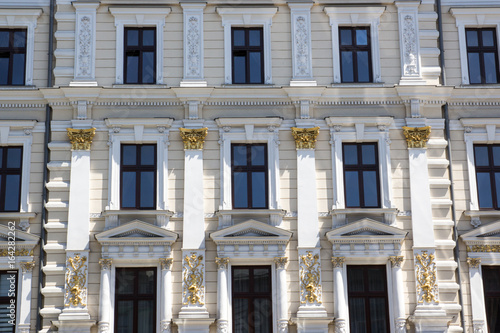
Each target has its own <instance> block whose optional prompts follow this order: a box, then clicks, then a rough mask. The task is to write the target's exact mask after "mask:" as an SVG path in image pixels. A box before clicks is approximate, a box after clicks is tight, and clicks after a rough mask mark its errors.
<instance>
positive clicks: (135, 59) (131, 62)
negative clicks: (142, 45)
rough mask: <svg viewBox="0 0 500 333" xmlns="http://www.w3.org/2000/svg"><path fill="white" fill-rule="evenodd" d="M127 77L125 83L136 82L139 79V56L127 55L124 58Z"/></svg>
mask: <svg viewBox="0 0 500 333" xmlns="http://www.w3.org/2000/svg"><path fill="white" fill-rule="evenodd" d="M126 62H127V64H126V68H127V78H126V79H125V83H138V82H139V81H138V80H139V56H136V55H128V56H127V58H126Z"/></svg>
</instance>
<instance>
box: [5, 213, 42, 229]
mask: <svg viewBox="0 0 500 333" xmlns="http://www.w3.org/2000/svg"><path fill="white" fill-rule="evenodd" d="M35 216H36V213H33V212H0V221H5V220H9V221H12V220H13V219H14V220H19V228H21V230H23V231H26V229H28V228H29V226H30V222H29V220H30V219H34V218H35Z"/></svg>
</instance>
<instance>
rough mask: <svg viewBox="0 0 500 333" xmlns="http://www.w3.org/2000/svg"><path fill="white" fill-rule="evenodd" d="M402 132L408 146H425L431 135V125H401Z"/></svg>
mask: <svg viewBox="0 0 500 333" xmlns="http://www.w3.org/2000/svg"><path fill="white" fill-rule="evenodd" d="M403 134H404V136H405V138H406V143H407V144H408V148H425V147H427V141H429V137H430V136H431V127H430V126H425V127H408V126H403Z"/></svg>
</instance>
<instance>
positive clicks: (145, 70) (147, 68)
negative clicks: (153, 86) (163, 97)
mask: <svg viewBox="0 0 500 333" xmlns="http://www.w3.org/2000/svg"><path fill="white" fill-rule="evenodd" d="M154 65H155V53H154V52H143V53H142V83H154V82H155V77H154V71H155V67H154Z"/></svg>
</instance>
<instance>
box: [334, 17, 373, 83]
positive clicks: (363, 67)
mask: <svg viewBox="0 0 500 333" xmlns="http://www.w3.org/2000/svg"><path fill="white" fill-rule="evenodd" d="M339 43H340V46H339V51H340V72H341V77H342V82H345V83H349V82H371V81H372V79H371V78H372V66H371V46H370V28H369V27H358V28H353V27H342V28H339Z"/></svg>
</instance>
